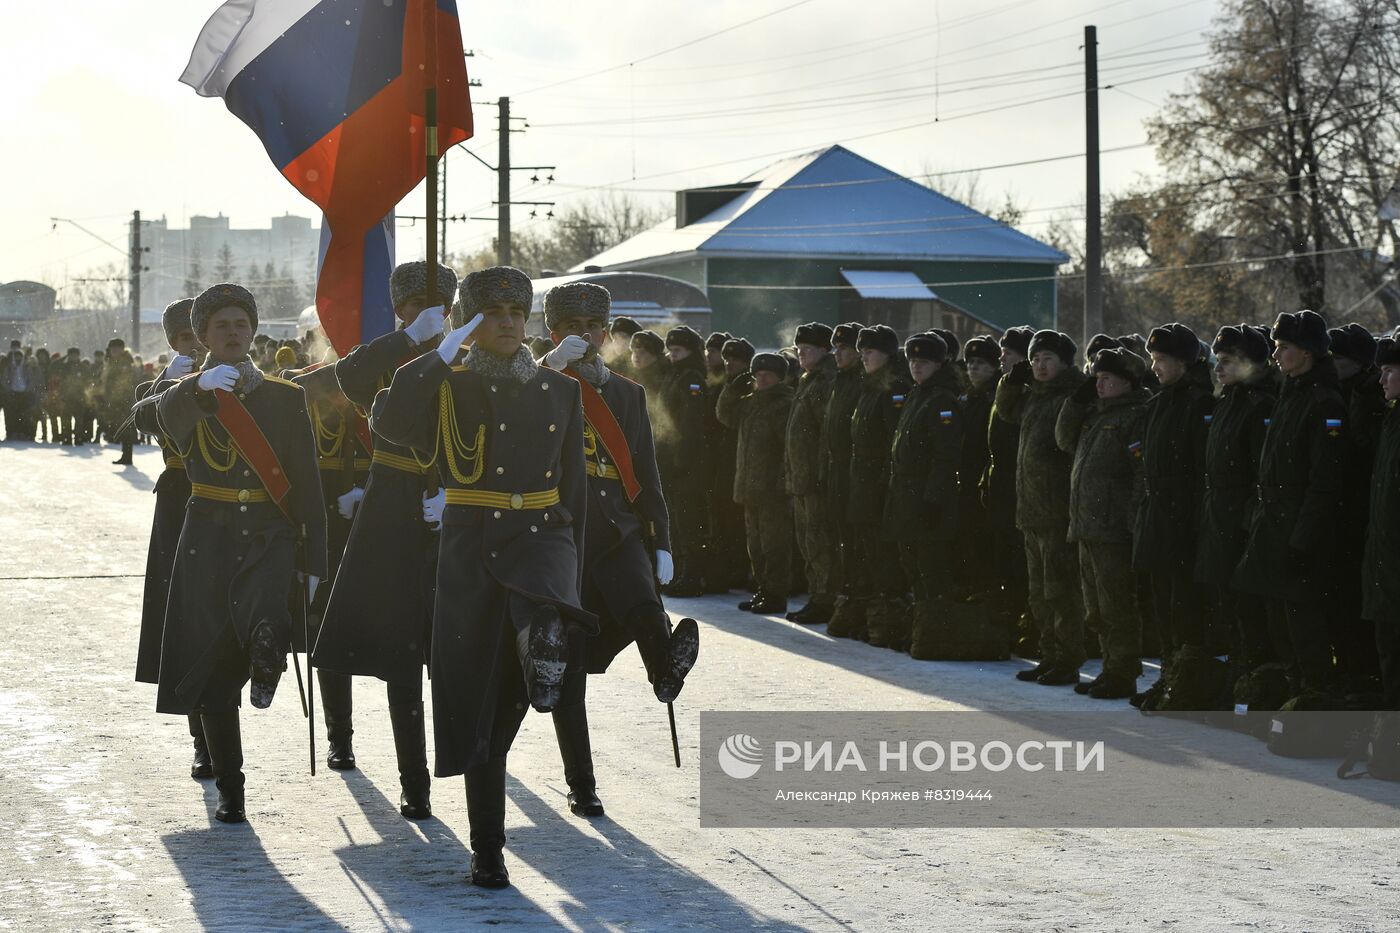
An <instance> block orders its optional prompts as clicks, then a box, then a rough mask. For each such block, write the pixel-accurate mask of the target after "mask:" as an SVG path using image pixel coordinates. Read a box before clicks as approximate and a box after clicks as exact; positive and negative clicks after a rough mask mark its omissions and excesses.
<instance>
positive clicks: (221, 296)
mask: <svg viewBox="0 0 1400 933" xmlns="http://www.w3.org/2000/svg"><path fill="white" fill-rule="evenodd" d="M228 307H234V308H242V309H243V310H244V311H246V312H248V323H249V324H251V325H252V327H253V330H257V329H258V303H257V301H256V300H254V298H253V293H252V292H250V291H248V289H246V288H244V287H243V286H242V285H234V284H233V283H232V282H221V283H220V284H218V285H210V286H209V287H208V288H206V289H205V290H204V291H202V292H200V293H199V297H198V298H196V299H195V300H194V303H193V304H192V305H190V327H191V328H192V329H193V330H194V335H195V336H196V337H198V338H199V339H201V340H203V339H204V332H205V331H206V330H208V329H209V319H210V318H211V317H213V316H214V312H216V311H220V310H222V309H224V308H228Z"/></svg>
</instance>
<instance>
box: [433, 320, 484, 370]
mask: <svg viewBox="0 0 1400 933" xmlns="http://www.w3.org/2000/svg"><path fill="white" fill-rule="evenodd" d="M481 321H482V316H481V315H480V314H478V315H477V316H476V317H474V318H472V319H471V320H470V321H468V322H467V323H465V324H463V325H462V326H461V327H459V328H457V329H456V330H453V331H448V333H447V335H446V336H445V337H443V338H442V343H440V344H438V348H437V352H438V356H440V357H442V361H443V362H444V363H446V364H447V365H448V366H451V365H452V362H453V361H454V360H456V359H457V352H458V351H459V350H461V349H462V344H464V343H466V342H467V338H468V337H470V336H471V335H472V331H474V330H476V328H477V325H478V324H480V323H481Z"/></svg>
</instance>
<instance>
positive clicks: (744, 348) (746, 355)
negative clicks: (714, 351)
mask: <svg viewBox="0 0 1400 933" xmlns="http://www.w3.org/2000/svg"><path fill="white" fill-rule="evenodd" d="M719 353H720V356H722V357H724V358H725V359H726V360H743V361H744V362H745V363H747V362H748V361H749V360H752V359H753V356H754V349H753V344H751V343H749V342H748V341H747V340H745V339H744V338H743V337H735V338H733V339H732V340H726V341H725V342H724V347H723V349H721V350H720V351H719Z"/></svg>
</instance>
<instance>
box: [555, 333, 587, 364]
mask: <svg viewBox="0 0 1400 933" xmlns="http://www.w3.org/2000/svg"><path fill="white" fill-rule="evenodd" d="M590 346H592V344H590V343H589V342H588V340H587V339H586V338H584V337H580V336H578V335H576V334H570V335H569V336H567V337H565V338H564V339H563V340H561V341H559V346H557V347H555V348H554V349H553V350H550V351H549V352H548V353H546V354H545V355H544V365H546V366H548V367H549V368H550V369H557V370H561V371H562V370H564V369H567V368H568V366H569V364H570V363H573V362H575V361H576V360H581V359H583V355H584V354H585V353H587V352H588V348H589V347H590Z"/></svg>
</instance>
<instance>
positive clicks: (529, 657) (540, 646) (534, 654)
mask: <svg viewBox="0 0 1400 933" xmlns="http://www.w3.org/2000/svg"><path fill="white" fill-rule="evenodd" d="M516 648H517V650H518V651H519V652H520V667H521V669H522V670H524V671H525V683H526V686H527V687H528V689H529V693H530V705H531V706H533V707H534V708H535V712H537V713H548V712H549V711H550V710H552V709H554V707H555V706H557V705H559V694H560V690H561V689H562V687H563V683H564V671H565V669H566V668H567V667H568V660H569V633H568V631H567V630H566V629H565V628H564V620H563V619H561V618H560V617H559V610H558V609H555V608H554V607H553V606H537V607H535V611H534V614H533V616H532V617H531V619H530V627H529V628H528V629H526V630H525V631H523V632H520V633H518V634H517V635H516Z"/></svg>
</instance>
